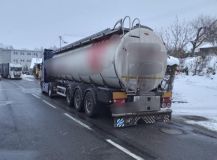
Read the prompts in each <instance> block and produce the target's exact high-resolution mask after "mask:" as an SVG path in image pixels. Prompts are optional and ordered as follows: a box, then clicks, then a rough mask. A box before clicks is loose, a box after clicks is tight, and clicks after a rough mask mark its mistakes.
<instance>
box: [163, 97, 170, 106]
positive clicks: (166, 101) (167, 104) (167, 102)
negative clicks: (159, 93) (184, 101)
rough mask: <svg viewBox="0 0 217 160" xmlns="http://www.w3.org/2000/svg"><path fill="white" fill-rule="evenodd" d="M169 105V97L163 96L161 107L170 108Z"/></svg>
mask: <svg viewBox="0 0 217 160" xmlns="http://www.w3.org/2000/svg"><path fill="white" fill-rule="evenodd" d="M170 107H171V97H163V100H162V108H170Z"/></svg>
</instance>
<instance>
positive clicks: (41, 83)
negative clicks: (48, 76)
mask: <svg viewBox="0 0 217 160" xmlns="http://www.w3.org/2000/svg"><path fill="white" fill-rule="evenodd" d="M43 83H44V82H40V86H41V93H42V94H45V92H44V91H43Z"/></svg>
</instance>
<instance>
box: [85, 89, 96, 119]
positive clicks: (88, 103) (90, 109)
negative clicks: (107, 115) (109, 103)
mask: <svg viewBox="0 0 217 160" xmlns="http://www.w3.org/2000/svg"><path fill="white" fill-rule="evenodd" d="M97 107H98V104H97V101H96V98H95V94H94V92H93V91H87V93H86V94H85V97H84V110H85V113H86V114H87V116H88V117H95V116H96V114H97V111H98V110H97Z"/></svg>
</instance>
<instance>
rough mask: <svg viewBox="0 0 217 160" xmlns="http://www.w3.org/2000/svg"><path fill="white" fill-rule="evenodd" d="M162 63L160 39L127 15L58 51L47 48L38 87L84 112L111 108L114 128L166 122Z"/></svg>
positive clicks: (89, 113) (163, 53)
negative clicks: (127, 21)
mask: <svg viewBox="0 0 217 160" xmlns="http://www.w3.org/2000/svg"><path fill="white" fill-rule="evenodd" d="M126 20H129V27H125V25H124V24H125V21H126ZM136 22H137V24H135V23H136ZM166 67H167V52H166V49H165V46H164V43H163V42H162V41H161V39H160V38H159V37H158V36H157V35H156V34H155V33H154V32H153V30H152V29H151V28H149V27H146V26H143V25H141V24H140V21H139V19H138V18H136V19H134V20H133V21H132V23H131V19H130V17H128V16H127V17H125V18H124V19H121V20H119V21H117V22H116V24H115V25H114V27H113V28H108V29H105V30H103V31H101V32H98V33H96V34H93V35H91V36H89V37H87V38H84V39H81V40H79V41H76V42H74V43H71V44H69V45H66V46H64V47H60V48H59V49H57V50H49V49H45V50H44V54H43V62H42V75H41V89H42V92H43V93H47V94H48V96H49V97H51V98H52V97H53V98H54V97H55V96H56V95H60V96H63V97H65V98H66V102H67V104H68V105H69V106H70V107H74V108H75V110H77V111H78V112H82V111H84V112H85V114H86V115H87V116H88V117H95V116H97V114H98V113H99V110H100V107H103V106H108V107H110V110H111V114H112V118H113V122H114V127H126V126H131V125H136V124H137V123H138V122H139V121H142V122H145V123H154V122H157V121H163V122H166V121H169V120H170V119H171V112H172V111H171V109H170V108H162V106H165V105H163V104H162V103H163V102H164V100H163V97H164V96H163V95H164V93H165V91H163V90H162V89H161V87H159V86H160V85H161V81H162V80H163V78H164V75H165V71H166Z"/></svg>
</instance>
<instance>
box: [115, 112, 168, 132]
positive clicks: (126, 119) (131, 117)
mask: <svg viewBox="0 0 217 160" xmlns="http://www.w3.org/2000/svg"><path fill="white" fill-rule="evenodd" d="M112 117H113V121H114V127H116V128H123V127H129V126H135V125H137V123H138V122H139V121H140V122H144V123H145V124H151V123H155V122H168V121H170V120H171V117H172V110H171V109H167V110H161V111H156V112H139V113H130V114H129V113H127V114H112Z"/></svg>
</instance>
